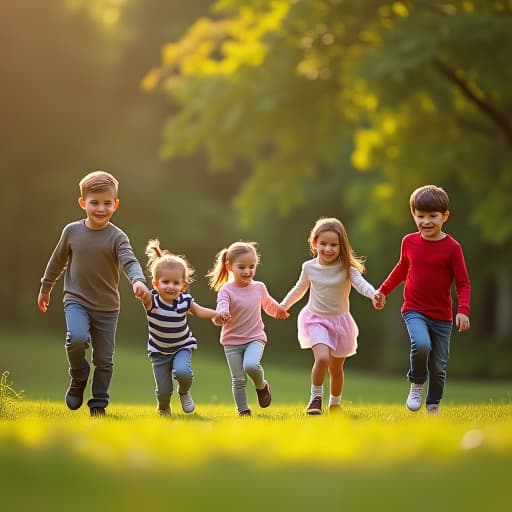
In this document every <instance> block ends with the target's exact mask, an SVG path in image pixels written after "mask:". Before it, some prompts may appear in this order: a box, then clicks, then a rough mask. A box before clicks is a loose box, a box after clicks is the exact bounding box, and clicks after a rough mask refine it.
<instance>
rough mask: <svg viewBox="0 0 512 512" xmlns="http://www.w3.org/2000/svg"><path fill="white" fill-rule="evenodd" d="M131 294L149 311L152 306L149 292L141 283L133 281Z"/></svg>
mask: <svg viewBox="0 0 512 512" xmlns="http://www.w3.org/2000/svg"><path fill="white" fill-rule="evenodd" d="M133 294H134V295H135V297H137V299H139V300H140V301H141V302H142V304H144V307H145V308H146V309H149V308H150V307H151V304H152V302H153V301H152V299H151V292H150V291H149V290H148V287H147V286H146V285H145V284H144V283H143V282H142V281H135V283H133Z"/></svg>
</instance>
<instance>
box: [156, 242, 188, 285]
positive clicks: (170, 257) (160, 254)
mask: <svg viewBox="0 0 512 512" xmlns="http://www.w3.org/2000/svg"><path fill="white" fill-rule="evenodd" d="M146 256H147V257H148V264H147V268H148V270H149V272H150V274H151V277H152V278H153V280H156V279H158V278H159V277H160V275H161V273H162V271H163V270H164V269H166V270H174V269H180V270H182V271H183V281H184V283H185V286H184V288H183V291H187V290H188V288H189V286H190V283H192V282H193V281H194V279H193V275H194V269H193V268H192V267H191V265H190V263H189V262H188V261H187V260H186V258H185V257H184V256H178V255H176V254H173V253H171V252H170V251H168V250H167V249H162V248H161V247H160V240H158V239H156V238H155V239H153V240H149V241H148V243H147V245H146Z"/></svg>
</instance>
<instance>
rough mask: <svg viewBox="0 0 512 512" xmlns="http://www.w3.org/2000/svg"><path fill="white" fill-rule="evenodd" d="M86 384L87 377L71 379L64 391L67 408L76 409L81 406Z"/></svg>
mask: <svg viewBox="0 0 512 512" xmlns="http://www.w3.org/2000/svg"><path fill="white" fill-rule="evenodd" d="M86 386H87V379H85V380H77V379H71V382H70V383H69V387H68V389H67V391H66V405H67V406H68V409H71V410H72V411H76V410H77V409H80V407H82V403H83V401H84V390H85V387H86Z"/></svg>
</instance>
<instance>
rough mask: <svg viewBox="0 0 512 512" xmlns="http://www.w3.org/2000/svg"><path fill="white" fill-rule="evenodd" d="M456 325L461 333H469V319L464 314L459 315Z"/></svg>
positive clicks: (456, 318)
mask: <svg viewBox="0 0 512 512" xmlns="http://www.w3.org/2000/svg"><path fill="white" fill-rule="evenodd" d="M455 325H456V326H457V328H458V329H459V332H464V331H467V330H468V329H469V317H468V316H467V315H464V314H463V313H457V316H456V317H455Z"/></svg>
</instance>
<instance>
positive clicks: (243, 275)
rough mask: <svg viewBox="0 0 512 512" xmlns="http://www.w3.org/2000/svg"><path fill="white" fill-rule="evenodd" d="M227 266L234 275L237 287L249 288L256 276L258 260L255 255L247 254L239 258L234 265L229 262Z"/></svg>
mask: <svg viewBox="0 0 512 512" xmlns="http://www.w3.org/2000/svg"><path fill="white" fill-rule="evenodd" d="M226 266H227V269H228V270H229V271H230V272H232V273H233V280H234V282H235V284H236V285H237V286H249V285H250V284H251V282H252V280H253V279H254V276H255V275H256V267H257V266H258V259H257V258H256V256H254V254H252V253H250V252H247V253H245V254H242V255H241V256H239V257H238V258H237V259H236V260H234V261H233V263H229V262H227V265H226Z"/></svg>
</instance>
